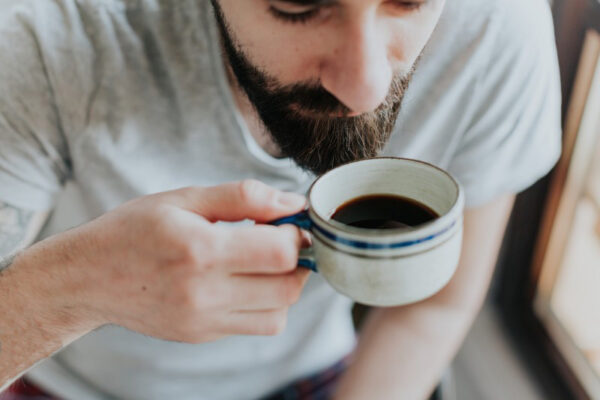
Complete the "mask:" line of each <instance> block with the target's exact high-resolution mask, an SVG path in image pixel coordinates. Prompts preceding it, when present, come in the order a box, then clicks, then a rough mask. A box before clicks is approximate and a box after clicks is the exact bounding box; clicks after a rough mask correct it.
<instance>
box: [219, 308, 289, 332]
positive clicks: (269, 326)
mask: <svg viewBox="0 0 600 400" xmlns="http://www.w3.org/2000/svg"><path fill="white" fill-rule="evenodd" d="M287 311H288V310H287V308H283V309H275V310H261V311H237V312H231V313H230V314H228V315H227V317H226V318H225V320H224V321H223V323H222V325H221V327H220V329H221V331H222V332H223V334H227V335H262V336H273V335H277V334H279V333H281V332H283V330H284V329H285V326H286V323H287Z"/></svg>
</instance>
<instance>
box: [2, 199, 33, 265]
mask: <svg viewBox="0 0 600 400" xmlns="http://www.w3.org/2000/svg"><path fill="white" fill-rule="evenodd" d="M34 215H35V212H34V211H27V210H21V209H19V208H16V207H13V206H11V205H8V204H6V203H2V202H0V271H2V270H3V269H4V268H7V267H8V266H9V265H10V264H11V263H12V261H13V259H14V257H15V256H16V253H17V251H19V250H20V249H21V248H23V247H25V246H26V245H28V244H29V243H26V239H27V238H28V237H29V236H30V235H31V232H30V230H31V222H32V219H33V217H34Z"/></svg>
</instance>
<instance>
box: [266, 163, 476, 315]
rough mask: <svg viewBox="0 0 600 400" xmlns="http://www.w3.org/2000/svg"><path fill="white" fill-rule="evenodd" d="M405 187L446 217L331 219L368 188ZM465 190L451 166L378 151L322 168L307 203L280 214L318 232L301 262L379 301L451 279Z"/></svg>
mask: <svg viewBox="0 0 600 400" xmlns="http://www.w3.org/2000/svg"><path fill="white" fill-rule="evenodd" d="M377 194H388V195H390V194H391V195H399V196H403V197H407V198H409V199H413V200H415V201H417V202H419V203H422V204H424V205H426V206H427V207H429V208H430V209H432V210H433V211H435V212H436V213H437V214H438V215H439V217H438V218H435V219H434V220H432V221H429V222H427V223H424V224H421V225H418V226H416V227H409V228H398V229H366V228H357V227H352V226H349V225H345V224H342V223H340V222H337V221H334V220H332V219H331V216H332V215H333V213H334V212H335V211H336V209H337V208H338V207H339V206H341V205H342V204H344V203H347V202H348V201H350V200H352V199H355V198H357V197H361V196H366V195H377ZM463 206H464V194H463V190H462V188H461V187H460V185H459V184H458V183H457V181H456V180H455V179H454V178H453V177H452V176H451V175H450V174H449V173H448V172H446V171H444V170H442V169H440V168H437V167H435V166H433V165H431V164H428V163H425V162H422V161H417V160H411V159H405V158H391V157H390V158H373V159H368V160H362V161H356V162H352V163H349V164H345V165H342V166H340V167H337V168H335V169H332V170H331V171H329V172H327V173H325V174H324V175H322V176H320V177H319V178H318V179H317V180H316V181H315V182H314V183H313V184H312V186H311V187H310V190H309V192H308V209H307V210H305V211H303V212H301V213H298V214H295V215H292V216H289V217H285V218H282V219H279V220H277V221H273V222H272V224H274V225H282V224H286V223H291V224H294V225H296V226H298V227H300V228H302V229H305V230H307V231H309V232H310V233H311V236H312V246H311V247H310V248H308V249H304V250H303V251H302V252H301V254H300V257H299V261H298V265H299V266H303V267H306V268H310V269H312V270H314V271H317V270H318V272H319V273H320V274H322V275H323V277H324V278H325V279H326V280H327V281H328V282H329V284H331V286H333V287H334V288H335V289H336V290H337V291H339V292H340V293H342V294H344V295H346V296H348V297H350V298H352V299H353V300H355V301H357V302H359V303H363V304H368V305H373V306H397V305H402V304H408V303H413V302H416V301H419V300H422V299H425V298H427V297H429V296H431V295H433V294H435V293H436V292H437V291H439V290H440V289H441V288H442V287H444V286H445V285H446V283H447V282H448V281H449V280H450V278H451V277H452V275H453V274H454V271H455V270H456V267H457V265H458V260H459V257H460V250H461V242H462V211H463Z"/></svg>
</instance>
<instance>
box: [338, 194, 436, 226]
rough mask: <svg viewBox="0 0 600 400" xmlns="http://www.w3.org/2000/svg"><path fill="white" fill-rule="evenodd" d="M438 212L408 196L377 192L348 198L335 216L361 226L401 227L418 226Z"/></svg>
mask: <svg viewBox="0 0 600 400" xmlns="http://www.w3.org/2000/svg"><path fill="white" fill-rule="evenodd" d="M438 216H439V215H438V214H437V213H436V212H435V211H433V210H432V209H430V208H429V207H427V206H426V205H424V204H422V203H419V202H417V201H415V200H412V199H409V198H407V197H402V196H396V195H388V194H383V195H382V194H375V195H367V196H361V197H357V198H355V199H352V200H350V201H347V202H346V203H344V204H342V205H341V206H339V207H338V208H337V209H336V210H335V212H334V213H333V215H332V216H331V219H333V220H335V221H337V222H341V223H343V224H346V225H350V226H354V227H358V228H368V229H397V228H406V227H414V226H417V225H420V224H423V223H425V222H428V221H431V220H433V219H435V218H437V217H438Z"/></svg>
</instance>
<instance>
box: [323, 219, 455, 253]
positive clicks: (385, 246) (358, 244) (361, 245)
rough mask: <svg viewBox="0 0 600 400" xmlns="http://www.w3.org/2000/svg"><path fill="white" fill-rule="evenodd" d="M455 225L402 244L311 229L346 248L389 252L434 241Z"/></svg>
mask: <svg viewBox="0 0 600 400" xmlns="http://www.w3.org/2000/svg"><path fill="white" fill-rule="evenodd" d="M454 225H456V221H453V222H452V224H450V225H449V226H448V227H446V228H444V229H442V230H441V231H439V232H436V233H434V234H431V235H429V236H425V237H423V238H419V239H414V240H406V241H404V242H396V243H368V242H363V241H360V240H351V239H345V238H343V237H340V236H338V235H336V234H334V233H331V232H329V231H327V230H325V229H323V228H322V227H320V226H319V225H317V224H314V225H313V227H314V228H315V229H316V230H317V231H319V232H320V233H321V234H322V235H323V236H325V237H326V238H328V239H330V240H333V241H334V242H337V243H341V244H343V245H346V246H350V247H354V248H357V249H368V250H389V249H399V248H402V247H409V246H414V245H416V244H419V243H423V242H428V241H430V240H433V239H435V238H436V237H438V236H440V235H443V234H444V233H446V232H448V231H449V230H450V229H452V227H454Z"/></svg>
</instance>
